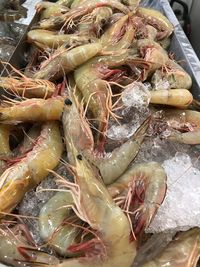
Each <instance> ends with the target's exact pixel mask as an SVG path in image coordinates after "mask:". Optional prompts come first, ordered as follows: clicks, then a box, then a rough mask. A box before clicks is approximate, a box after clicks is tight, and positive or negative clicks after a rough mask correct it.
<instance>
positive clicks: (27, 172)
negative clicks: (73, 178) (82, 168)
mask: <svg viewBox="0 0 200 267" xmlns="http://www.w3.org/2000/svg"><path fill="white" fill-rule="evenodd" d="M62 150H63V144H62V138H61V135H60V131H59V126H58V124H57V123H56V122H47V123H45V124H44V125H43V126H42V130H41V134H40V137H39V138H38V140H37V143H36V144H35V146H34V148H33V149H32V150H31V151H30V152H28V153H27V154H26V155H25V156H24V157H23V158H21V159H19V160H18V162H17V160H16V163H15V164H13V165H12V166H11V167H10V168H8V169H7V170H6V171H5V172H4V173H3V174H2V175H1V177H0V203H1V207H0V212H1V213H2V212H10V211H12V210H13V209H14V208H15V207H16V205H17V204H18V203H19V202H20V201H21V200H22V198H23V197H24V195H25V193H26V192H27V191H28V190H30V189H31V188H33V187H34V186H36V185H37V184H39V183H40V182H41V181H42V180H43V179H44V178H45V177H46V176H47V174H48V173H49V170H52V169H53V168H55V167H56V166H57V164H58V163H59V160H60V157H61V154H62ZM2 216H3V214H1V217H2Z"/></svg>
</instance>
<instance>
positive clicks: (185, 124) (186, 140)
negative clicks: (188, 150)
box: [162, 109, 200, 145]
mask: <svg viewBox="0 0 200 267" xmlns="http://www.w3.org/2000/svg"><path fill="white" fill-rule="evenodd" d="M162 121H164V122H166V123H167V125H168V127H169V130H170V133H169V136H168V137H167V138H168V139H169V140H172V141H175V142H179V143H183V144H189V145H196V144H200V112H198V111H193V110H174V109H172V110H164V111H163V116H162Z"/></svg>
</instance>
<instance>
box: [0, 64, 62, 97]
mask: <svg viewBox="0 0 200 267" xmlns="http://www.w3.org/2000/svg"><path fill="white" fill-rule="evenodd" d="M6 64H7V65H9V66H10V67H11V68H12V69H13V70H14V71H15V72H16V73H17V74H18V75H19V76H15V77H12V76H11V77H0V87H1V88H3V89H4V90H6V91H8V92H10V93H13V94H14V95H19V96H23V97H29V98H32V97H38V98H49V97H51V96H52V95H53V94H54V93H55V92H56V89H57V88H56V85H55V84H53V83H52V82H50V81H47V80H42V79H33V78H28V77H26V76H25V75H24V74H22V73H21V72H20V71H19V70H17V69H16V68H14V67H13V66H12V65H10V64H9V63H6Z"/></svg>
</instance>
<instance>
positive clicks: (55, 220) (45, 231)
mask: <svg viewBox="0 0 200 267" xmlns="http://www.w3.org/2000/svg"><path fill="white" fill-rule="evenodd" d="M73 204H74V201H73V198H72V196H71V194H70V193H69V192H57V193H56V194H55V195H54V196H53V197H52V198H51V199H50V200H49V201H47V203H45V204H44V206H43V207H42V209H41V210H40V214H39V233H40V236H41V238H42V239H43V240H44V241H45V242H47V243H48V246H51V248H53V249H54V250H55V251H56V252H57V253H59V254H60V255H61V256H68V257H69V256H73V253H70V251H68V250H67V249H68V247H69V246H70V245H72V244H75V243H76V242H75V239H76V237H77V235H78V233H79V229H78V228H76V227H74V226H72V225H70V224H68V222H67V221H68V220H69V218H70V217H72V215H73V213H72V209H71V205H73ZM65 220H67V221H66V222H65ZM76 221H77V218H75V222H76ZM72 222H73V221H72ZM76 224H77V222H76Z"/></svg>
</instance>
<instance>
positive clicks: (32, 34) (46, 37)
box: [27, 29, 90, 49]
mask: <svg viewBox="0 0 200 267" xmlns="http://www.w3.org/2000/svg"><path fill="white" fill-rule="evenodd" d="M27 36H28V41H29V42H30V43H34V44H35V45H37V46H38V47H40V48H42V49H46V48H54V49H56V48H58V47H60V46H62V45H65V46H69V47H71V46H74V45H82V44H86V43H89V41H90V38H89V37H87V36H82V35H78V34H57V33H56V32H52V31H47V30H42V29H36V30H32V31H29V32H28V34H27Z"/></svg>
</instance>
